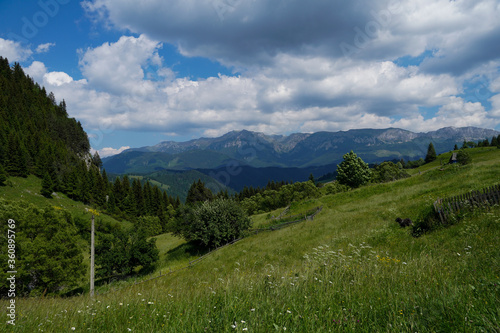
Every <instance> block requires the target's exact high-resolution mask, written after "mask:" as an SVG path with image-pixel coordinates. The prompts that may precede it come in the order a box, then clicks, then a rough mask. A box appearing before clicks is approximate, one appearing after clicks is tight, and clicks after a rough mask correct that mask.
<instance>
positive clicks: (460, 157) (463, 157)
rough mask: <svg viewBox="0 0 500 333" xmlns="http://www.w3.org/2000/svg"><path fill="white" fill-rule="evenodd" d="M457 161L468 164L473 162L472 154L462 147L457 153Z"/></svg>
mask: <svg viewBox="0 0 500 333" xmlns="http://www.w3.org/2000/svg"><path fill="white" fill-rule="evenodd" d="M457 162H458V163H460V164H462V165H466V164H469V163H471V162H472V159H471V157H470V154H469V153H468V152H467V151H466V150H465V149H460V150H459V152H458V153H457Z"/></svg>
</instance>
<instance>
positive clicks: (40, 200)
mask: <svg viewBox="0 0 500 333" xmlns="http://www.w3.org/2000/svg"><path fill="white" fill-rule="evenodd" d="M6 183H7V185H6V186H2V187H0V197H1V198H4V199H6V200H9V201H18V200H23V201H26V202H29V203H32V204H34V205H35V206H37V207H40V208H43V207H46V206H51V207H57V208H56V209H63V210H66V211H68V212H69V213H71V215H72V216H73V217H82V218H86V219H89V220H90V216H91V214H90V213H89V212H88V209H90V208H91V207H90V206H88V205H85V204H83V203H81V202H76V201H73V200H71V199H70V198H68V197H67V196H66V195H65V194H62V193H59V192H58V193H57V194H56V195H55V196H53V197H52V199H47V198H45V197H44V196H42V195H41V194H40V189H41V188H42V180H41V179H39V178H38V177H35V176H33V175H30V176H28V177H27V178H20V177H9V179H8V180H7V182H6ZM98 220H100V221H103V222H104V223H109V224H120V225H122V226H124V227H130V226H132V224H131V223H130V222H128V221H118V220H116V219H114V218H113V217H111V216H108V215H105V214H101V215H100V216H99V217H98Z"/></svg>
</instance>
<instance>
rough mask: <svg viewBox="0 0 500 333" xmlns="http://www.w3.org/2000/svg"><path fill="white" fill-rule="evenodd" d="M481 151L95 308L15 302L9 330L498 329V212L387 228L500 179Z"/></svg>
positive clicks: (88, 303) (360, 192)
mask: <svg viewBox="0 0 500 333" xmlns="http://www.w3.org/2000/svg"><path fill="white" fill-rule="evenodd" d="M477 154H479V157H478V158H477V159H475V163H474V164H473V165H471V166H467V167H460V168H445V169H444V170H443V171H440V169H441V167H440V166H439V165H436V168H432V166H426V167H427V168H428V169H427V170H426V171H425V172H422V173H421V174H420V175H419V174H418V173H416V174H415V175H414V176H413V177H412V178H409V179H405V180H401V181H397V182H394V183H388V184H380V185H371V186H367V187H364V188H360V189H357V190H355V191H351V192H348V193H340V194H336V195H326V196H323V197H321V198H318V199H315V200H313V201H312V202H309V203H307V204H306V205H304V207H306V206H307V207H309V206H319V205H323V206H324V208H323V211H322V212H321V213H320V214H319V215H317V217H316V218H315V220H314V221H307V222H304V223H301V224H297V225H293V226H291V227H289V228H286V229H282V230H278V231H274V232H267V233H261V234H258V235H254V236H250V237H248V238H246V239H244V240H243V241H241V242H238V243H236V244H235V245H233V246H231V247H227V248H224V249H222V250H220V251H217V252H214V253H213V254H212V255H210V256H208V257H207V258H206V259H205V260H203V261H201V262H199V263H198V264H197V265H194V266H192V267H189V268H187V269H184V270H180V271H176V272H174V273H172V274H170V275H168V276H165V277H162V278H158V279H155V280H151V281H148V282H145V283H141V284H137V285H133V284H129V285H120V286H119V288H120V289H118V290H116V291H111V290H112V289H109V290H108V291H107V292H106V293H101V294H99V295H97V296H96V297H95V299H94V300H91V299H90V298H89V297H88V296H87V295H84V296H81V297H74V298H68V299H59V298H50V299H47V298H46V299H39V298H38V299H17V302H16V309H17V314H18V317H17V320H16V326H14V327H11V326H9V327H7V328H8V329H9V330H10V331H13V332H38V331H44V332H64V331H72V328H74V330H75V331H91V332H92V331H93V332H128V331H133V332H243V331H249V332H250V331H253V332H275V331H280V332H282V331H290V332H354V331H355V332H498V331H500V307H499V304H500V302H499V301H500V262H499V261H500V248H499V247H498V244H499V243H500V242H499V235H500V209H499V208H498V207H493V208H491V209H490V210H489V211H473V212H471V213H468V214H467V215H466V216H464V217H463V219H462V220H461V221H460V222H459V223H458V224H456V225H453V226H450V227H447V228H441V229H438V230H435V231H433V232H432V233H428V234H424V235H422V236H421V237H419V238H414V237H412V236H411V235H410V232H409V230H408V229H402V228H400V227H399V225H398V224H397V223H396V222H394V219H395V218H396V217H402V218H405V217H409V218H411V219H414V220H416V219H418V218H419V214H421V212H422V210H423V209H426V208H427V207H429V206H430V205H432V202H433V200H435V199H436V197H438V196H440V197H444V196H449V195H455V194H456V193H457V192H459V193H461V192H463V191H467V190H469V189H476V188H482V187H484V186H487V185H490V184H491V183H495V182H498V181H499V176H498V175H500V163H499V162H500V154H498V153H495V152H489V155H487V154H486V153H484V152H483V151H478V153H477ZM472 156H473V159H474V155H472ZM256 219H260V220H261V221H262V222H264V220H265V216H263V215H262V216H257V217H256ZM169 242H172V245H173V244H174V243H175V242H174V241H172V240H169V239H166V240H165V244H167V243H169ZM175 246H182V245H179V244H178V245H175ZM166 247H167V245H165V249H166ZM179 251H180V250H179ZM163 258H164V259H166V258H168V255H167V256H164V257H163ZM179 260H181V259H180V258H179ZM5 305H6V303H5V301H1V302H0V306H1V307H2V308H5Z"/></svg>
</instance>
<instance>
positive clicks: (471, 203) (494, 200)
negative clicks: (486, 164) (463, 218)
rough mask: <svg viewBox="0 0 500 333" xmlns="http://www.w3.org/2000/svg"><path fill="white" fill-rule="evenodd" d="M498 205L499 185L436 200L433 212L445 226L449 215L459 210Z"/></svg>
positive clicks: (499, 202)
mask: <svg viewBox="0 0 500 333" xmlns="http://www.w3.org/2000/svg"><path fill="white" fill-rule="evenodd" d="M498 204H500V184H499V185H494V186H491V187H487V188H484V189H482V190H480V191H471V192H469V193H466V194H460V195H457V196H454V197H451V198H446V199H439V198H438V200H436V201H435V202H434V210H435V212H436V213H437V214H438V215H439V218H440V219H441V223H443V224H446V223H447V221H448V218H449V217H450V216H451V215H454V214H456V213H458V212H460V211H461V210H464V209H474V208H487V207H490V206H493V205H498Z"/></svg>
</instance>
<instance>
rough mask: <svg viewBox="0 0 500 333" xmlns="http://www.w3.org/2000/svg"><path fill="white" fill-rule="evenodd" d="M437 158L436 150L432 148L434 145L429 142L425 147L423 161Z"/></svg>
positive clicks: (427, 161) (428, 161)
mask: <svg viewBox="0 0 500 333" xmlns="http://www.w3.org/2000/svg"><path fill="white" fill-rule="evenodd" d="M436 158H437V155H436V150H435V149H434V145H433V144H432V142H431V143H429V147H428V148H427V155H425V163H430V162H432V161H435V160H436Z"/></svg>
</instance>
